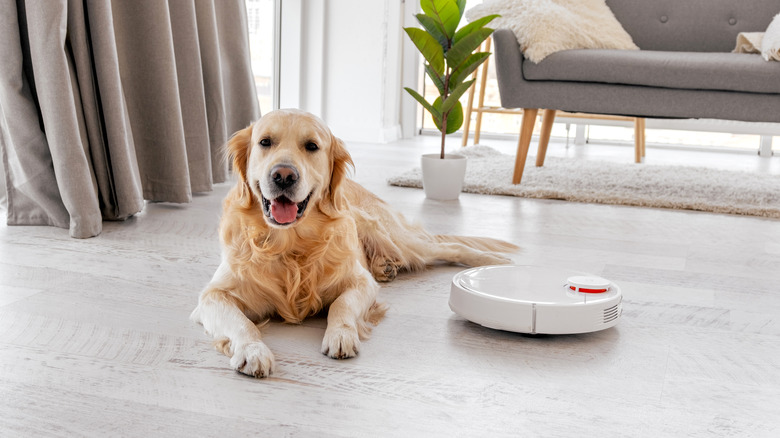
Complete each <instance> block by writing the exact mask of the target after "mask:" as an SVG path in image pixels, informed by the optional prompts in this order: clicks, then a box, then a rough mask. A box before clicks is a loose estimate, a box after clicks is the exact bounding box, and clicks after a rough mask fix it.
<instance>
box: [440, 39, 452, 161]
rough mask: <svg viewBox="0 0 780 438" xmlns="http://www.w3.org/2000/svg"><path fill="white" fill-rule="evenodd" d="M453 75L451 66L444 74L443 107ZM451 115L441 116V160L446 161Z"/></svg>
mask: <svg viewBox="0 0 780 438" xmlns="http://www.w3.org/2000/svg"><path fill="white" fill-rule="evenodd" d="M450 45H451V44H450ZM451 73H452V72H451V71H450V68H449V66H447V70H446V71H445V72H444V94H443V95H442V97H441V103H442V105H444V101H445V100H447V96H448V95H449V91H450V74H451ZM449 115H450V112H449V111H447V112H445V113H442V115H441V156H440V158H441V159H442V160H443V159H444V143H445V142H444V138H445V137H446V136H447V118H448V117H449Z"/></svg>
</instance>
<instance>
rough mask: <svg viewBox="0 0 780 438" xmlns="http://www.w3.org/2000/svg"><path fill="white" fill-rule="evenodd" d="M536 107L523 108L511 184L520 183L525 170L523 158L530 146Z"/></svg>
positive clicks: (526, 155)
mask: <svg viewBox="0 0 780 438" xmlns="http://www.w3.org/2000/svg"><path fill="white" fill-rule="evenodd" d="M537 114H539V109H538V108H523V122H522V124H521V126H520V139H519V140H518V142H517V156H516V158H515V173H514V175H512V184H520V181H521V180H522V179H523V170H525V160H526V158H528V148H529V147H530V146H531V136H532V135H533V133H534V124H536V115H537Z"/></svg>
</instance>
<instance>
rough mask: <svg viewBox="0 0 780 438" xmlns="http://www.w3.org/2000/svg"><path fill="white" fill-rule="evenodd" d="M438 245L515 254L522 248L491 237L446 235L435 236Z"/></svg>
mask: <svg viewBox="0 0 780 438" xmlns="http://www.w3.org/2000/svg"><path fill="white" fill-rule="evenodd" d="M433 238H434V239H436V242H437V243H460V244H461V245H465V246H468V247H469V248H474V249H478V250H480V251H488V252H500V253H505V254H509V253H514V252H517V251H519V250H520V247H519V246H517V245H515V244H512V243H509V242H505V241H503V240H499V239H493V238H490V237H469V236H449V235H446V234H437V235H435V236H433Z"/></svg>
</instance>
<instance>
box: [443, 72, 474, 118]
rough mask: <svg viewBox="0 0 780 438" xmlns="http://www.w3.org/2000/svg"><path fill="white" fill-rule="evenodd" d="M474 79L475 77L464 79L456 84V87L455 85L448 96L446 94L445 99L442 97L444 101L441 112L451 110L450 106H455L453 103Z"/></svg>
mask: <svg viewBox="0 0 780 438" xmlns="http://www.w3.org/2000/svg"><path fill="white" fill-rule="evenodd" d="M474 81H476V79H472V80H470V81H466V82H464V83H462V84H460V85H458V86H457V87H455V88H454V89H453V90H452V93H451V94H450V95H449V96H447V98H446V99H444V103H443V104H442V106H441V112H442V113H446V112H447V111H449V110H451V109H452V107H454V106H455V103H456V102H458V100H459V99H460V96H463V93H465V92H466V91H468V89H469V87H471V84H473V83H474Z"/></svg>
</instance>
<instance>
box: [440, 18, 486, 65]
mask: <svg viewBox="0 0 780 438" xmlns="http://www.w3.org/2000/svg"><path fill="white" fill-rule="evenodd" d="M491 33H493V29H490V28H487V27H483V28H481V29H475V30H474V31H473V32H471V33H470V34H468V35H466V36H464V37H463V38H461V40H460V41H458V44H455V45H454V46H452V47H451V48H450V50H448V51H447V54H446V55H445V57H446V59H447V65H448V66H449V67H450V68H452V69H453V70H457V69H458V68H460V67H461V64H462V63H463V62H464V61H465V60H466V58H468V57H469V56H470V55H471V52H473V51H474V50H475V49H476V48H477V47H479V45H480V44H482V42H483V41H485V39H486V38H487V37H489V36H490V34H491Z"/></svg>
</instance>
